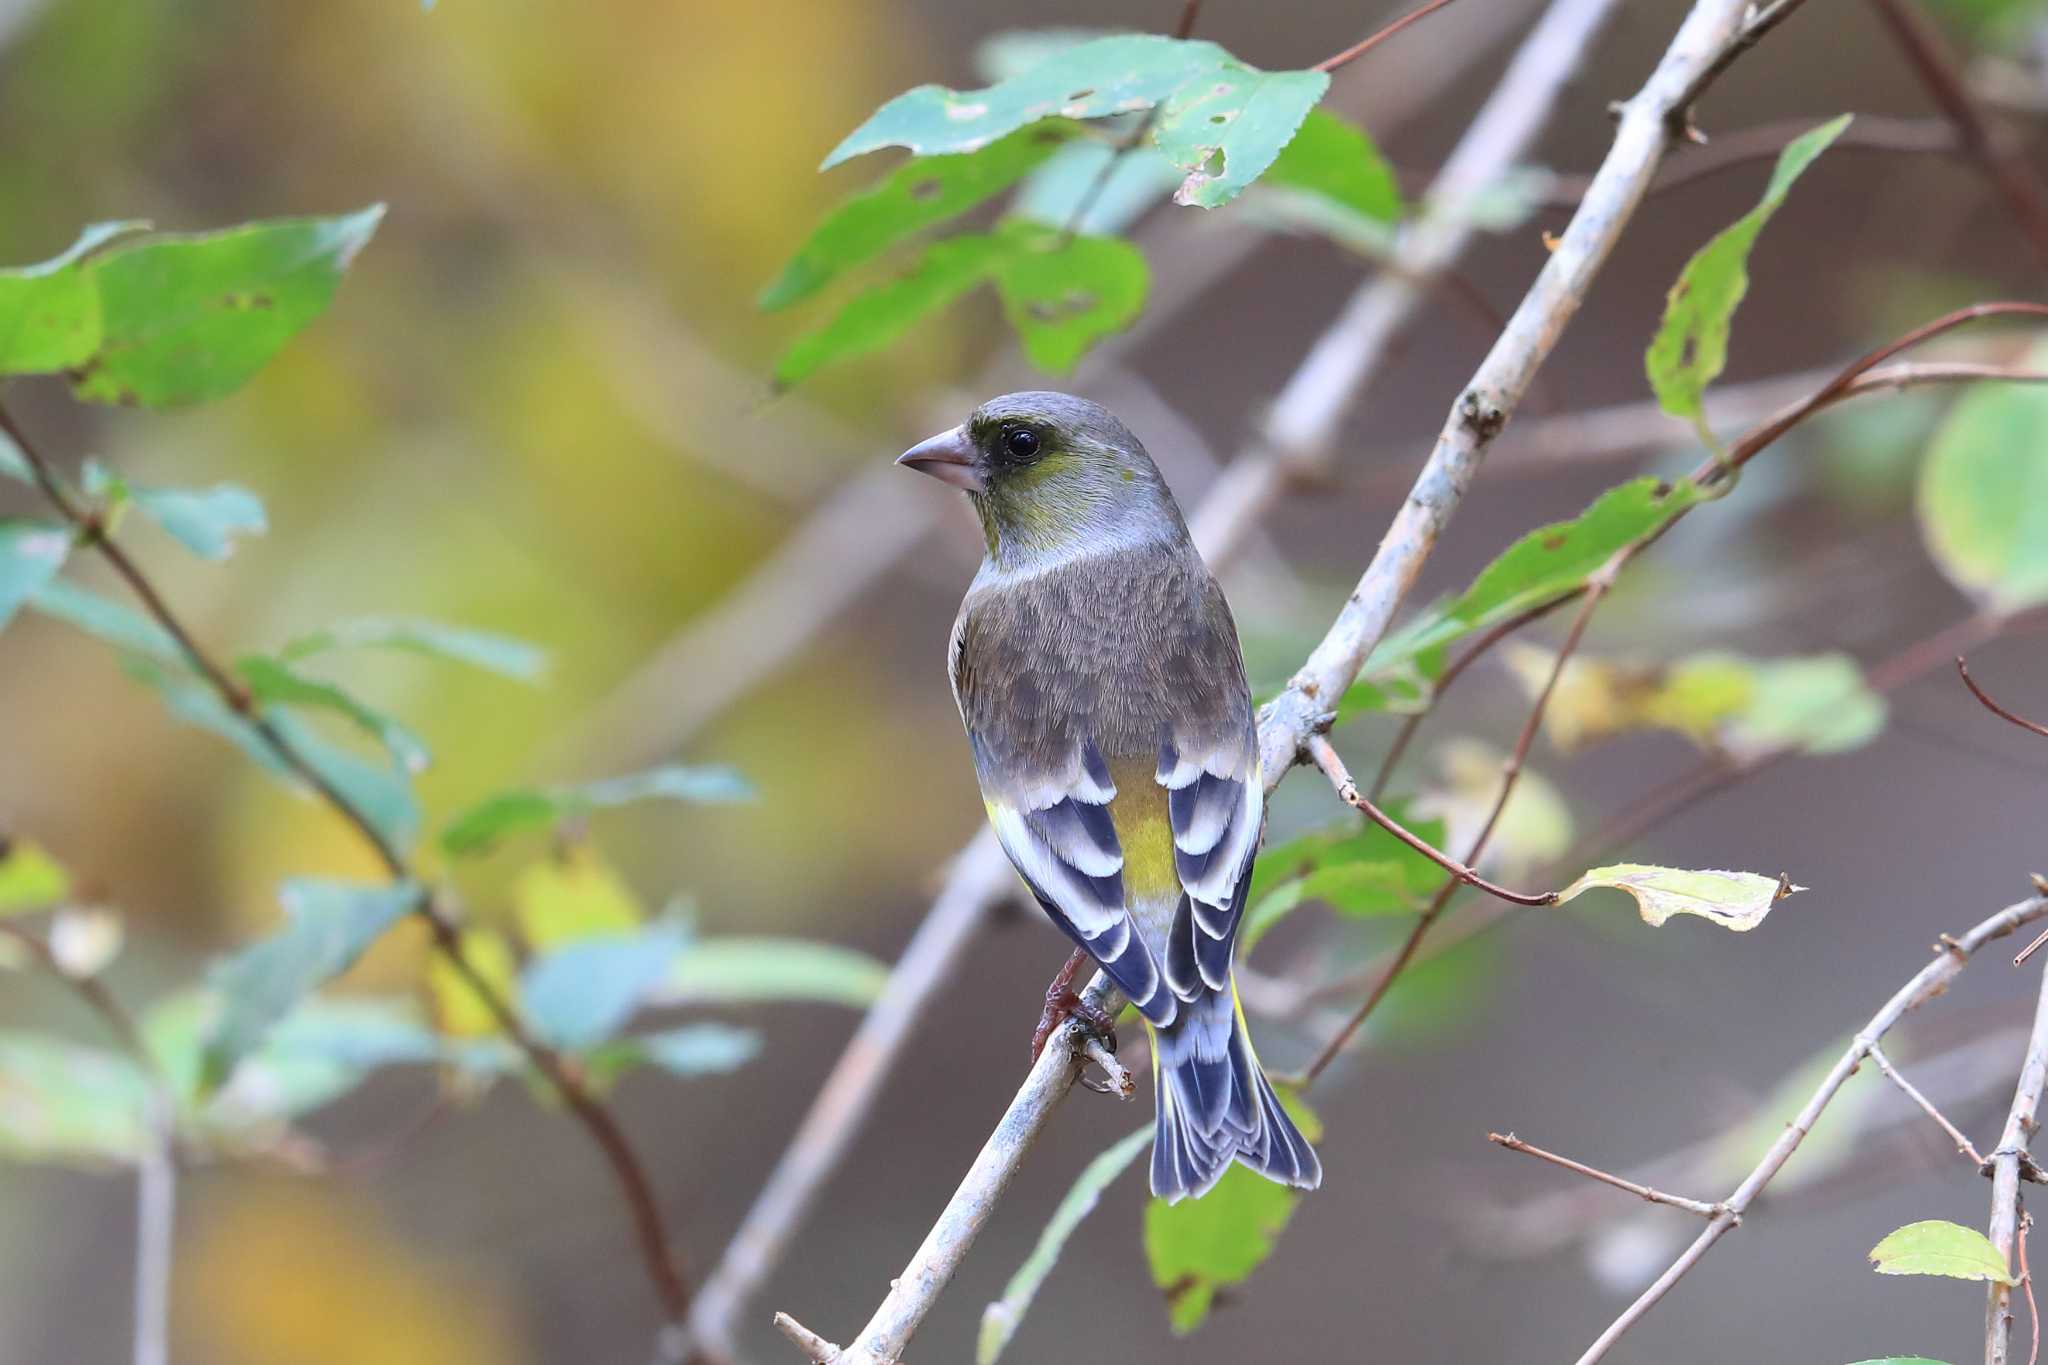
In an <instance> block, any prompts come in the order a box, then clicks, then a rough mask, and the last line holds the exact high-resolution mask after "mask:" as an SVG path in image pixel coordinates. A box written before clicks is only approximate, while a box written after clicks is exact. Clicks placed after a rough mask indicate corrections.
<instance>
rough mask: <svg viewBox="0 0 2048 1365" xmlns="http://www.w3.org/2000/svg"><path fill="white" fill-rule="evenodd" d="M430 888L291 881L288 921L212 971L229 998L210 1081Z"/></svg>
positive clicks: (285, 893)
mask: <svg viewBox="0 0 2048 1365" xmlns="http://www.w3.org/2000/svg"><path fill="white" fill-rule="evenodd" d="M424 894H425V893H424V891H423V890H422V888H420V887H419V886H417V885H415V884H414V883H411V882H394V883H392V884H390V885H384V886H365V885H358V884H355V883H350V882H337V881H326V880H322V879H318V878H311V877H305V878H299V879H297V880H294V881H289V882H286V883H285V884H284V887H283V890H282V892H281V893H280V897H279V898H280V900H281V901H282V902H283V904H284V913H285V923H284V927H283V928H281V929H279V930H278V931H277V932H276V933H275V934H272V935H271V936H270V937H269V938H266V939H264V940H263V941H262V942H260V943H257V944H255V945H254V946H252V947H249V948H245V949H244V950H242V951H241V952H240V953H238V954H236V955H235V956H234V957H232V958H229V959H228V960H227V961H225V962H223V963H222V964H220V966H219V967H218V968H217V969H216V970H215V971H214V972H213V973H212V981H213V985H214V986H215V988H216V989H218V990H219V991H220V993H221V995H222V997H223V999H224V1000H225V1002H226V1003H225V1005H224V1006H223V1008H222V1010H221V1014H220V1018H219V1019H218V1020H217V1021H216V1022H215V1024H214V1027H213V1030H212V1032H211V1033H210V1034H209V1035H208V1037H207V1040H206V1045H205V1057H204V1062H203V1064H202V1072H203V1075H204V1077H205V1083H206V1085H207V1086H208V1087H209V1088H210V1087H212V1086H217V1085H219V1084H220V1083H221V1082H223V1081H225V1080H226V1079H227V1078H228V1075H229V1073H231V1072H232V1071H233V1070H234V1069H235V1063H236V1062H238V1061H240V1060H241V1059H242V1057H243V1056H245V1055H246V1054H248V1053H249V1052H251V1051H253V1050H254V1049H255V1048H256V1047H258V1046H259V1045H261V1043H262V1042H263V1040H264V1038H265V1037H266V1036H268V1034H269V1033H270V1030H271V1029H272V1028H273V1027H274V1026H275V1025H276V1024H277V1022H278V1021H279V1020H281V1019H283V1018H284V1017H285V1016H286V1015H287V1014H289V1013H291V1011H292V1010H293V1008H295V1007H296V1006H297V1005H298V1004H299V1002H300V1001H301V1000H303V999H305V998H306V997H307V996H309V995H311V994H312V993H313V992H314V991H315V990H317V989H319V988H320V987H321V986H323V985H325V984H326V983H327V982H329V981H331V980H333V979H334V978H335V977H337V976H340V975H341V974H342V973H343V972H345V971H347V970H348V969H349V968H350V967H351V966H353V965H354V964H355V961H356V959H357V958H359V957H361V956H362V955H363V953H364V951H365V950H366V949H368V948H369V946H370V945H371V944H372V943H373V942H375V941H376V940H377V939H378V938H379V937H380V936H381V935H382V934H383V933H384V931H385V930H387V929H389V928H390V927H391V926H392V925H394V924H396V923H398V921H399V920H401V919H403V918H404V917H405V916H406V915H407V914H408V913H409V912H411V911H413V910H415V909H417V908H418V907H419V905H420V900H421V897H422V896H423V895H424Z"/></svg>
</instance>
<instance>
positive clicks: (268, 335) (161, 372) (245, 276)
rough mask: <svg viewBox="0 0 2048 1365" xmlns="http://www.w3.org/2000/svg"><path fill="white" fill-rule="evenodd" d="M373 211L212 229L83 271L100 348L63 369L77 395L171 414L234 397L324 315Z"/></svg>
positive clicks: (126, 252) (116, 252)
mask: <svg viewBox="0 0 2048 1365" xmlns="http://www.w3.org/2000/svg"><path fill="white" fill-rule="evenodd" d="M383 216H384V209H383V206H382V205H374V206H372V207H370V208H367V209H364V210H362V211H361V212H359V213H351V214H344V215H342V216H339V217H334V218H285V219H277V220H274V221H271V222H263V223H249V224H245V225H244V226H241V227H236V228H229V229H227V230H225V231H222V232H209V233H199V234H194V235H190V236H171V235H164V236H152V237H146V238H142V239H140V240H139V241H136V242H133V243H128V244H123V245H119V246H116V247H114V248H113V249H112V250H109V251H107V252H106V253H104V254H102V255H98V256H94V257H92V258H90V259H89V260H87V261H86V263H85V264H84V266H83V267H82V270H83V272H84V274H85V276H86V278H87V280H88V281H89V282H90V284H91V285H92V287H93V288H94V289H95V290H96V291H97V293H98V295H99V302H100V326H101V336H100V344H99V347H98V348H97V350H96V351H95V352H94V353H93V355H92V356H91V357H90V358H89V359H86V360H85V361H83V362H82V363H80V364H78V365H76V366H74V367H72V368H74V369H75V370H76V371H77V374H76V379H75V381H74V384H73V387H74V389H75V390H76V392H77V394H78V396H79V397H80V398H84V399H88V400H91V401H93V402H98V403H141V404H144V405H145V406H149V407H178V406H182V405H185V404H190V403H200V402H205V401H207V400H208V399H213V398H220V397H224V396H225V395H227V394H230V393H232V392H234V391H235V390H236V389H238V388H240V387H241V386H242V384H243V383H244V382H246V381H247V380H248V379H249V378H250V377H251V376H252V375H254V374H255V373H256V372H257V371H258V370H259V369H261V368H262V367H263V365H264V364H265V363H266V362H267V361H269V359H270V358H271V356H273V355H275V354H276V353H277V351H278V350H279V348H281V347H282V346H283V345H284V344H285V342H287V341H289V340H290V339H291V338H292V337H293V336H294V335H295V334H296V333H298V331H299V330H300V329H301V328H303V327H305V326H306V324H308V323H310V322H311V321H313V320H314V319H315V318H317V317H319V316H320V314H322V313H324V312H325V311H326V310H327V305H328V304H329V303H330V302H331V301H332V300H333V298H334V291H335V288H336V287H337V286H338V285H339V284H340V283H341V277H342V274H343V272H345V271H346V270H347V269H348V267H349V263H350V262H351V261H353V260H354V259H355V256H356V253H357V252H359V251H360V250H362V248H363V247H364V246H365V245H366V244H367V243H368V242H369V240H370V237H371V234H373V233H374V232H375V231H376V230H377V223H378V220H379V219H381V218H382V217H383Z"/></svg>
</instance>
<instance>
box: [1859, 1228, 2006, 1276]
mask: <svg viewBox="0 0 2048 1365" xmlns="http://www.w3.org/2000/svg"><path fill="white" fill-rule="evenodd" d="M1870 1259H1871V1261H1872V1262H1873V1265H1872V1268H1873V1269H1874V1270H1876V1271H1877V1273H1878V1274H1880V1275H1946V1276H1948V1277H1950V1278H1951V1279H1957V1280H1989V1281H1990V1282H1991V1283H1993V1284H2004V1285H2014V1284H2018V1283H2019V1280H2018V1279H2017V1278H2015V1277H2014V1275H2013V1273H2012V1268H2011V1267H2010V1266H2008V1265H2007V1264H2006V1259H2005V1257H2003V1256H2001V1255H1999V1254H1998V1248H1997V1247H1995V1246H1993V1245H1991V1239H1990V1238H1989V1237H1986V1236H1985V1235H1984V1234H1983V1233H1981V1232H1979V1231H1977V1229H1975V1228H1966V1227H1964V1226H1962V1225H1961V1224H1960V1223H1949V1222H1944V1221H1943V1220H1942V1219H1939V1218H1930V1219H1928V1220H1927V1221H1925V1222H1922V1223H1908V1224H1906V1226H1904V1227H1902V1228H1898V1229H1896V1230H1894V1231H1892V1232H1890V1233H1888V1234H1886V1236H1885V1238H1884V1240H1883V1241H1881V1242H1879V1243H1878V1244H1877V1245H1876V1246H1874V1247H1872V1248H1871V1249H1870Z"/></svg>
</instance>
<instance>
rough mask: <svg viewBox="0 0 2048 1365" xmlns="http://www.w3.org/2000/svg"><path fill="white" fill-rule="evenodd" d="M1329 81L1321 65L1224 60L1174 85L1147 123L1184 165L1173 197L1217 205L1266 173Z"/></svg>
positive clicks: (1161, 146) (1165, 149) (1155, 137)
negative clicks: (1300, 67)
mask: <svg viewBox="0 0 2048 1365" xmlns="http://www.w3.org/2000/svg"><path fill="white" fill-rule="evenodd" d="M1329 88H1330V76H1329V73H1328V72H1325V71H1260V70H1257V69H1256V68H1254V67H1249V66H1245V65H1243V64H1241V63H1237V62H1230V63H1226V64H1225V65H1224V66H1223V67H1222V69H1221V70H1219V71H1218V72H1216V73H1215V74H1214V76H1205V77H1204V78H1203V79H1202V80H1200V81H1196V82H1189V83H1188V84H1186V85H1183V86H1182V87H1181V88H1180V89H1179V90H1176V91H1175V92H1174V93H1173V96H1172V97H1171V98H1170V99H1168V100H1167V101H1166V104H1165V106H1164V107H1163V108H1162V109H1161V111H1160V114H1159V119H1158V121H1157V122H1156V123H1155V124H1154V125H1153V128H1152V140H1153V141H1154V142H1156V143H1157V144H1158V145H1159V150H1160V151H1162V152H1164V153H1165V154H1166V159H1167V160H1169V161H1171V162H1172V163H1173V164H1174V165H1176V166H1178V167H1180V168H1181V169H1182V170H1184V171H1186V172H1187V173H1188V174H1187V179H1185V180H1183V181H1182V182H1181V186H1180V188H1179V189H1177V190H1175V191H1174V192H1173V202H1175V203H1176V204H1193V205H1196V206H1198V207H1200V208H1216V207H1217V206H1219V205H1222V204H1227V203H1229V202H1230V201H1231V200H1232V199H1235V198H1236V197H1237V196H1238V195H1239V194H1240V193H1242V192H1243V190H1244V188H1245V187H1246V186H1247V185H1249V184H1251V183H1252V182H1253V181H1254V180H1257V179H1258V178H1259V177H1260V176H1261V175H1263V174H1265V172H1266V169H1267V168H1268V167H1269V166H1271V165H1272V164H1273V162H1274V160H1275V159H1276V158H1278V157H1279V155H1280V151H1281V149H1282V148H1284V147H1286V146H1287V144H1288V143H1289V142H1290V141H1292V140H1293V138H1294V135H1295V133H1296V132H1297V131H1298V130H1299V129H1300V128H1301V124H1302V120H1303V119H1305V118H1307V117H1308V112H1309V110H1311V109H1313V108H1314V107H1315V105H1316V101H1317V100H1320V99H1321V98H1322V97H1323V92H1324V91H1326V90H1328V89H1329Z"/></svg>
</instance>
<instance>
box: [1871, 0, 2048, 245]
mask: <svg viewBox="0 0 2048 1365" xmlns="http://www.w3.org/2000/svg"><path fill="white" fill-rule="evenodd" d="M1870 3H1871V8H1873V9H1875V10H1876V11H1877V14H1878V18H1880V19H1882V20H1883V21H1884V26H1885V28H1886V30H1887V31H1889V32H1890V33H1891V35H1892V40H1893V41H1894V42H1896V43H1897V44H1898V45H1899V48H1900V50H1901V51H1903V52H1904V53H1905V55H1906V60H1907V62H1908V63H1910V64H1911V65H1912V68H1913V72H1914V74H1915V75H1917V76H1918V77H1919V78H1920V83H1921V84H1922V85H1924V86H1926V87H1927V93H1928V95H1929V96H1930V97H1931V98H1932V99H1933V100H1934V102H1935V104H1936V105H1938V106H1939V107H1940V109H1941V112H1942V113H1943V114H1944V115H1946V116H1947V117H1948V119H1949V121H1950V122H1952V123H1953V124H1955V127H1956V131H1957V132H1958V133H1959V134H1961V136H1962V139H1963V142H1964V144H1965V145H1966V146H1968V147H1969V149H1970V150H1971V151H1972V152H1973V153H1975V154H1976V156H1977V157H1978V159H1979V160H1981V161H1982V162H1983V163H1984V171H1985V174H1987V175H1989V176H1990V177H1991V182H1992V184H1993V185H1995V186H1996V187H1997V188H1998V192H1999V193H2000V194H2001V195H2003V196H2004V197H2005V202H2006V207H2007V208H2009V209H2010V210H2011V212H2012V217H2013V221H2014V222H2015V223H2017V224H2018V226H2019V229H2020V231H2021V232H2022V233H2023V234H2025V236H2026V238H2027V240H2028V242H2030V243H2031V244H2032V246H2033V249H2034V262H2035V264H2036V265H2048V191H2044V189H2043V188H2042V184H2041V177H2040V174H2039V173H2038V172H2037V171H2036V170H2035V169H2034V166H2033V163H2032V162H2031V161H2030V160H2029V158H2028V157H2027V155H2026V153H2025V152H2024V151H2023V150H2022V149H2021V148H2019V147H2018V146H2016V145H2015V144H2014V143H2013V141H2012V140H2011V139H2010V138H2009V137H2007V136H2006V135H2005V132H2004V130H2003V129H2001V128H1999V127H1997V126H1996V125H1995V124H1993V122H1992V121H1991V116H1990V115H1989V114H1988V113H1987V112H1985V110H1984V108H1983V107H1982V106H1981V105H1980V104H1979V103H1978V101H1977V97H1976V96H1975V95H1973V94H1972V93H1970V85H1969V82H1968V81H1966V80H1964V79H1963V73H1962V72H1961V71H1960V70H1958V69H1957V67H1956V63H1955V59H1954V58H1953V57H1951V56H1950V55H1949V52H1948V46H1947V44H1946V43H1944V42H1943V41H1942V37H1941V34H1939V33H1937V32H1936V31H1935V29H1934V25H1933V24H1931V23H1929V22H1928V20H1927V18H1926V16H1925V15H1922V14H1921V13H1920V12H1919V11H1918V10H1916V9H1914V8H1913V6H1912V5H1911V3H1910V0H1870Z"/></svg>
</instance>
